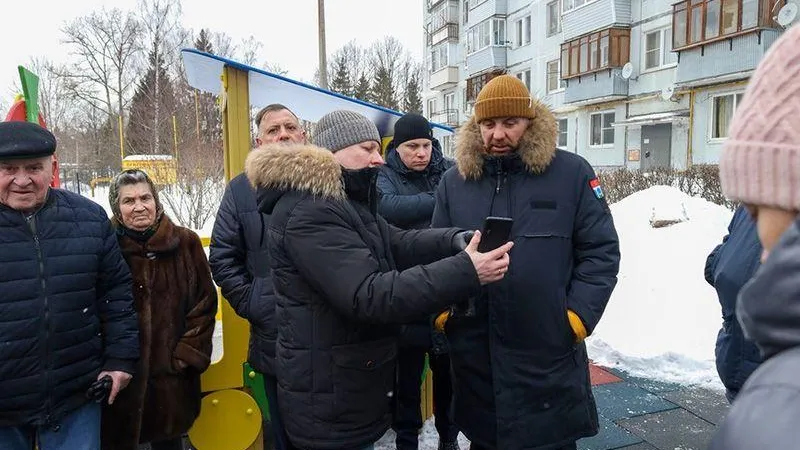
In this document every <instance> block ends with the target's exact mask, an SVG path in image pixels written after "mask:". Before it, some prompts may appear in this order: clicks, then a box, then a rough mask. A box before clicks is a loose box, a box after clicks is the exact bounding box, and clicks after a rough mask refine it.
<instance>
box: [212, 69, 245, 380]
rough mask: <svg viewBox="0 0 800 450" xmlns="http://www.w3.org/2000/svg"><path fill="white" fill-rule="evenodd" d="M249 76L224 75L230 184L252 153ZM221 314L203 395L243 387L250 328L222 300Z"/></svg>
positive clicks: (224, 128) (226, 72) (225, 146)
mask: <svg viewBox="0 0 800 450" xmlns="http://www.w3.org/2000/svg"><path fill="white" fill-rule="evenodd" d="M247 78H248V77H247V72H244V71H241V70H239V69H235V68H233V67H229V66H226V67H225V69H224V70H223V74H222V84H223V92H222V98H223V101H222V105H223V108H222V142H223V149H224V157H223V158H224V161H225V178H226V179H227V180H231V179H232V178H233V177H235V176H236V175H238V174H239V173H241V172H242V170H244V161H245V159H246V158H247V153H248V152H249V150H250V125H249V124H250V98H249V91H248V79H247ZM219 306H220V310H221V311H222V314H221V316H222V347H223V353H222V359H220V360H219V361H217V362H216V363H215V364H212V365H211V366H210V367H209V368H208V370H207V371H206V372H205V373H203V376H202V378H201V384H202V389H203V392H209V391H216V390H220V389H238V388H241V387H243V386H244V383H243V380H242V364H243V363H244V362H245V361H246V360H247V342H248V340H249V339H250V324H249V323H247V321H246V320H244V319H242V318H241V317H239V316H238V315H237V314H236V312H235V311H234V310H233V308H231V306H230V304H229V303H228V302H227V301H226V300H224V299H221V298H220V303H219Z"/></svg>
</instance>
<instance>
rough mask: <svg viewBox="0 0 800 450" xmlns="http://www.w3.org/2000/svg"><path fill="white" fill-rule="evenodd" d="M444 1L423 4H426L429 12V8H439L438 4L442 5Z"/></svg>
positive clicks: (431, 0)
mask: <svg viewBox="0 0 800 450" xmlns="http://www.w3.org/2000/svg"><path fill="white" fill-rule="evenodd" d="M444 1H445V0H427V1H426V2H425V4H426V5H427V7H428V11H430V10H431V8H435V7H437V6H439V4H440V3H442V2H444Z"/></svg>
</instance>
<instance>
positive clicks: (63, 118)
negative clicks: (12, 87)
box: [28, 57, 76, 134]
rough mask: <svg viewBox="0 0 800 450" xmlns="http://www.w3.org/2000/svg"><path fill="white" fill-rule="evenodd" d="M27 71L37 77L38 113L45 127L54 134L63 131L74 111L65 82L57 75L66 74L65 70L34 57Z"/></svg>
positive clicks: (74, 106) (45, 59)
mask: <svg viewBox="0 0 800 450" xmlns="http://www.w3.org/2000/svg"><path fill="white" fill-rule="evenodd" d="M28 69H29V70H30V71H31V72H33V73H35V74H36V75H37V76H38V77H39V111H40V112H41V113H42V117H44V121H45V123H46V124H47V127H48V128H49V129H50V130H52V131H53V133H55V134H58V133H59V132H61V131H65V130H66V129H67V126H68V125H69V122H71V120H70V118H71V116H73V115H74V114H75V109H76V102H75V99H74V98H73V97H72V96H70V95H69V89H68V84H67V80H66V79H65V78H64V77H62V76H60V75H59V74H60V73H65V72H67V68H66V67H64V66H60V67H59V66H56V65H54V64H53V63H52V62H51V61H50V60H48V59H47V58H44V57H35V58H31V60H30V63H29V64H28Z"/></svg>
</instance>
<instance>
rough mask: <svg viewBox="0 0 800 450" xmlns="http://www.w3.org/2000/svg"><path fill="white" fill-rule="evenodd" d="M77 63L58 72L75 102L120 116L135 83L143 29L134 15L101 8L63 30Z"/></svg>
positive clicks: (110, 115) (108, 114) (112, 115)
mask: <svg viewBox="0 0 800 450" xmlns="http://www.w3.org/2000/svg"><path fill="white" fill-rule="evenodd" d="M62 31H63V33H64V36H65V37H64V40H63V42H64V43H66V44H67V45H69V46H70V48H71V51H70V53H71V54H72V55H73V56H74V57H75V58H74V59H75V61H76V62H75V63H74V64H73V65H72V66H71V67H69V68H68V69H64V68H59V70H58V71H57V72H56V73H57V74H58V75H59V76H61V77H63V78H64V79H65V83H66V87H67V89H68V91H69V92H70V93H71V95H72V96H73V97H74V98H77V99H79V100H82V101H84V102H86V103H87V104H88V105H89V106H90V107H92V108H94V109H97V110H99V111H101V112H103V113H104V114H105V115H106V116H107V117H109V118H111V117H115V116H116V115H121V114H122V113H123V111H124V110H125V107H126V106H127V104H128V102H129V101H130V96H131V90H132V88H133V86H134V84H135V81H136V74H137V71H136V64H137V62H138V61H137V60H136V57H137V55H138V51H139V36H140V32H141V28H140V25H139V22H138V21H137V20H136V17H135V16H133V14H132V13H123V12H122V11H120V10H119V9H117V8H114V9H111V10H107V9H105V8H101V9H100V11H95V12H93V13H91V14H89V15H88V16H83V17H79V18H77V19H75V20H73V21H72V22H70V23H68V24H67V25H66V26H65V27H64V29H63V30H62Z"/></svg>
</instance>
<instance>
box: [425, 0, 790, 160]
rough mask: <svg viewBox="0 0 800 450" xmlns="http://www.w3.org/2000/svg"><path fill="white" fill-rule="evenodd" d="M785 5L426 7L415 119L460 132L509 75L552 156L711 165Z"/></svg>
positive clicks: (460, 3) (651, 0)
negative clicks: (553, 137) (537, 109)
mask: <svg viewBox="0 0 800 450" xmlns="http://www.w3.org/2000/svg"><path fill="white" fill-rule="evenodd" d="M792 1H796V0H792ZM786 3H787V0H683V1H675V0H426V1H425V2H424V5H423V6H424V8H425V17H426V37H427V47H426V57H427V64H428V69H429V71H428V75H427V78H426V80H425V81H426V84H425V88H426V89H425V92H424V96H425V99H426V102H425V113H426V114H428V116H429V117H430V118H431V120H434V121H437V122H441V123H446V124H448V125H451V126H459V125H460V124H462V123H463V122H464V121H466V119H467V118H468V117H469V115H470V114H471V113H472V105H473V104H474V101H475V98H476V97H477V94H478V92H479V91H480V89H481V88H482V87H483V86H484V85H485V84H486V82H488V81H489V80H490V79H491V78H492V77H494V76H496V75H497V74H499V73H509V74H512V75H514V76H517V77H518V78H519V79H521V80H522V81H523V82H524V83H525V84H526V85H527V86H528V88H529V89H530V91H531V93H532V94H533V95H534V96H536V97H538V98H540V99H542V100H543V101H544V102H546V103H547V104H548V105H550V107H551V108H552V109H553V111H554V112H555V113H556V115H557V117H558V119H559V136H558V144H559V146H560V147H561V148H563V149H565V150H568V151H572V152H577V153H579V154H581V155H582V156H584V157H585V158H586V159H587V160H588V161H589V162H590V163H592V164H593V165H594V166H595V167H598V168H605V167H623V166H624V167H630V168H642V169H647V168H653V167H662V166H672V167H675V168H679V169H680V168H685V167H687V166H689V165H691V164H715V163H716V162H717V161H718V158H719V152H720V149H721V145H722V143H723V142H724V140H725V138H726V137H727V129H728V124H729V123H730V120H731V118H732V116H733V112H734V111H735V109H736V106H737V104H738V102H739V101H740V100H741V98H742V93H743V92H744V89H745V85H746V83H747V80H748V79H749V77H750V75H751V74H752V72H753V70H754V69H755V67H756V65H757V64H758V62H759V61H760V60H761V58H762V57H763V55H764V53H765V52H766V51H767V49H768V48H769V46H770V45H771V44H772V43H773V42H774V41H775V39H776V38H777V37H778V36H779V35H780V33H781V32H782V31H783V26H781V25H779V24H778V22H777V21H776V19H775V17H776V15H777V14H778V12H779V11H780V10H781V8H783V7H784V6H785V5H786ZM783 22H784V23H785V24H786V21H785V20H783ZM443 144H444V147H445V149H446V151H448V152H449V151H452V149H453V142H452V139H447V142H444V143H443Z"/></svg>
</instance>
